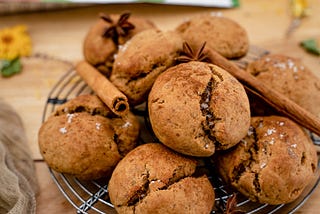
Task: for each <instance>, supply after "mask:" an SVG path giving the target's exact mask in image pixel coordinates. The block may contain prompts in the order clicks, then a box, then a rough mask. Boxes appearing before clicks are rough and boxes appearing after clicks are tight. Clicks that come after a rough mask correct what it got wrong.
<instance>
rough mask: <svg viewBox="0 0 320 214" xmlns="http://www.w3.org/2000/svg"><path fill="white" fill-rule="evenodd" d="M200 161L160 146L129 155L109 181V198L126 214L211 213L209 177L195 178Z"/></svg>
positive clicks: (143, 147)
mask: <svg viewBox="0 0 320 214" xmlns="http://www.w3.org/2000/svg"><path fill="white" fill-rule="evenodd" d="M196 166H197V161H196V160H194V159H191V158H189V157H185V156H183V155H181V154H179V153H176V152H174V151H172V150H170V149H169V148H167V147H165V146H164V145H162V144H160V143H147V144H143V145H140V146H138V147H136V148H135V149H134V150H132V151H131V152H129V153H128V154H127V155H126V156H125V157H124V158H123V159H122V160H121V161H120V162H119V164H118V165H117V166H116V168H115V170H114V171H113V173H112V176H111V179H110V181H109V186H108V190H109V196H110V200H111V202H112V204H113V205H114V206H115V209H116V211H117V212H118V213H119V214H122V213H136V214H138V213H152V214H154V213H167V214H171V213H172V214H175V213H184V214H187V213H190V214H191V213H199V214H202V213H203V214H205V213H210V212H211V210H212V208H213V205H214V201H215V195H214V190H213V187H212V185H211V183H210V181H209V179H208V178H207V177H206V176H205V175H198V176H196V175H195V172H196Z"/></svg>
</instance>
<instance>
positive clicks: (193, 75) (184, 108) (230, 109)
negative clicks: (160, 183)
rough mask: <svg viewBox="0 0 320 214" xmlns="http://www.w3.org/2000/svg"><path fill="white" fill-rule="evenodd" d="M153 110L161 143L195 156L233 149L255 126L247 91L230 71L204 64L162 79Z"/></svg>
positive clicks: (152, 95)
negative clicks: (252, 124) (251, 116)
mask: <svg viewBox="0 0 320 214" xmlns="http://www.w3.org/2000/svg"><path fill="white" fill-rule="evenodd" d="M148 111H149V118H150V123H151V126H152V129H153V131H154V133H155V135H156V136H157V138H158V139H159V140H160V142H162V143H163V144H165V145H167V146H168V147H170V148H171V149H173V150H175V151H177V152H180V153H182V154H186V155H191V156H199V157H201V156H202V157H205V156H211V155H212V154H213V153H214V152H215V150H221V149H228V148H230V147H232V146H234V145H235V144H237V143H238V142H239V141H240V140H241V139H242V138H243V137H244V136H245V135H246V133H247V131H248V129H249V126H250V109H249V101H248V97H247V95H246V93H245V90H244V88H243V86H242V85H241V84H240V83H239V82H238V81H237V80H236V79H235V78H234V77H233V76H231V75H230V74H229V73H228V72H227V71H225V70H223V69H222V68H220V67H218V66H215V65H212V64H209V63H204V62H189V63H183V64H179V65H177V66H174V67H171V68H169V69H168V70H166V71H165V72H163V73H162V74H161V75H159V77H158V78H157V79H156V81H155V83H154V85H153V87H152V89H151V92H150V94H149V98H148Z"/></svg>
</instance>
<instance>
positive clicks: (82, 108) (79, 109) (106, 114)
mask: <svg viewBox="0 0 320 214" xmlns="http://www.w3.org/2000/svg"><path fill="white" fill-rule="evenodd" d="M81 112H87V113H89V114H91V115H92V116H95V115H100V116H103V117H106V118H109V119H112V118H117V117H118V116H116V115H115V114H113V113H112V112H111V111H103V110H102V109H100V108H90V107H87V106H84V105H79V106H77V107H75V108H71V109H68V110H63V111H57V112H55V114H54V116H60V115H63V114H74V113H81Z"/></svg>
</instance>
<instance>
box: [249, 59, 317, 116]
mask: <svg viewBox="0 0 320 214" xmlns="http://www.w3.org/2000/svg"><path fill="white" fill-rule="evenodd" d="M247 72H249V73H250V74H252V75H253V76H255V77H256V78H257V79H258V80H260V81H261V82H263V83H264V84H266V85H267V86H269V87H270V88H272V89H274V90H276V91H277V92H279V93H281V94H283V95H285V96H286V97H288V98H289V99H291V100H292V101H294V102H295V103H297V104H298V105H300V106H301V107H303V108H305V109H306V110H307V111H309V112H311V113H313V114H314V115H316V116H318V117H320V79H319V78H318V77H317V76H316V75H315V74H314V73H312V72H311V71H310V70H309V69H308V68H307V67H306V66H305V65H304V64H303V63H302V62H301V61H300V60H298V59H295V58H292V57H289V56H285V55H279V54H269V55H266V56H264V57H262V58H261V59H259V60H257V61H254V62H252V63H250V64H249V65H248V68H247ZM251 103H253V104H252V105H255V106H256V107H255V108H254V109H253V113H255V115H259V114H260V115H264V114H268V113H269V112H268V111H269V110H268V108H265V106H267V105H265V104H264V103H261V101H260V102H259V101H255V99H252V102H251Z"/></svg>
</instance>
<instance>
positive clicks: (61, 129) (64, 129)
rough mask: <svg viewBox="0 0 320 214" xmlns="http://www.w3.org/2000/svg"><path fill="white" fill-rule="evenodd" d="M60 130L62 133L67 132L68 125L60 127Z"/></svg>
mask: <svg viewBox="0 0 320 214" xmlns="http://www.w3.org/2000/svg"><path fill="white" fill-rule="evenodd" d="M59 132H60V133H62V134H65V133H67V129H66V127H62V128H60V129H59Z"/></svg>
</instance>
